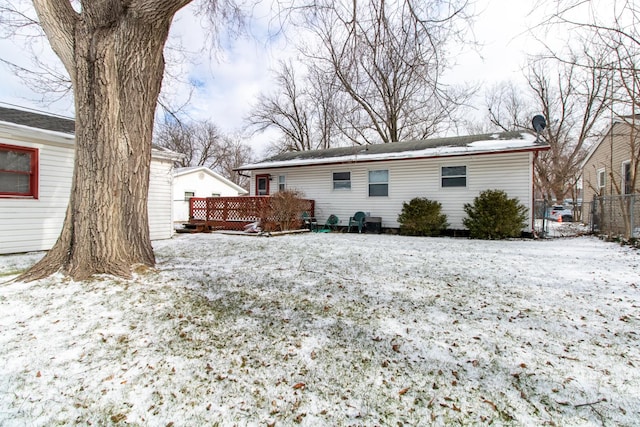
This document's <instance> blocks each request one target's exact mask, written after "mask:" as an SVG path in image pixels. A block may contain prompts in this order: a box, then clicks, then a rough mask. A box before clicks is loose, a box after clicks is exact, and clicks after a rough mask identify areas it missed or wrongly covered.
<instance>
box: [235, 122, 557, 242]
mask: <svg viewBox="0 0 640 427" xmlns="http://www.w3.org/2000/svg"><path fill="white" fill-rule="evenodd" d="M548 148H549V146H548V145H545V144H542V143H538V142H537V141H536V137H535V136H534V135H531V134H529V133H526V132H508V133H498V134H486V135H470V136H463V137H451V138H437V139H429V140H421V141H406V142H395V143H390V144H376V145H367V146H353V147H342V148H330V149H326V150H316V151H302V152H290V153H284V154H280V155H277V156H274V157H271V158H269V159H266V160H264V161H262V162H259V163H255V164H250V165H245V166H242V167H241V168H239V170H241V171H250V173H251V188H250V193H251V194H252V195H269V194H273V193H275V192H277V191H281V190H284V189H295V190H298V191H301V192H302V193H303V194H304V197H306V198H308V199H313V200H315V211H316V217H317V218H318V220H319V222H320V223H323V222H324V221H326V219H327V218H328V216H329V215H331V214H334V215H336V216H338V218H339V220H340V222H339V224H341V225H347V224H348V221H349V217H350V216H353V214H354V213H355V212H357V211H363V212H367V213H369V215H370V216H375V217H380V218H381V220H382V227H383V228H397V227H399V226H400V225H399V224H398V222H397V218H398V215H399V214H400V212H401V210H402V203H403V202H408V201H409V200H411V199H413V198H415V197H425V198H428V199H431V200H436V201H438V202H440V203H441V204H442V212H443V213H444V214H446V215H447V221H448V222H449V228H450V229H463V228H464V226H463V225H462V220H463V218H464V217H465V216H466V214H465V212H464V209H463V207H464V204H465V203H473V199H474V198H475V197H476V196H478V194H479V193H480V192H482V191H484V190H488V189H497V190H503V191H505V192H506V193H507V194H508V196H509V197H510V198H517V199H518V200H519V201H520V203H522V204H523V205H524V206H526V207H527V209H528V210H529V221H528V224H529V225H528V227H527V229H525V230H523V231H528V232H532V231H533V212H532V211H533V209H532V206H533V186H534V179H533V176H534V170H533V164H534V159H535V157H536V156H537V155H538V152H539V151H541V150H547V149H548Z"/></svg>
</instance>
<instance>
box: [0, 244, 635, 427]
mask: <svg viewBox="0 0 640 427" xmlns="http://www.w3.org/2000/svg"><path fill="white" fill-rule="evenodd" d="M156 253H157V258H158V267H157V270H156V271H152V272H149V273H146V274H143V275H140V276H139V277H137V278H135V279H134V280H130V281H126V280H117V279H113V278H110V277H101V278H95V279H92V280H89V281H86V282H70V281H67V280H65V279H63V278H60V277H53V278H50V279H46V280H41V281H38V282H34V283H26V284H25V283H3V284H0V425H2V426H25V425H29V426H51V425H71V424H74V425H75V424H80V425H94V426H95V425H116V424H117V425H127V424H128V425H136V426H162V427H164V426H169V425H171V426H204V425H216V424H218V425H225V426H226V425H257V426H273V425H276V426H283V425H297V424H300V425H308V426H318V425H332V426H342V425H366V426H371V425H383V426H386V425H393V426H397V425H425V424H433V425H449V424H465V425H467V424H489V423H493V425H543V424H548V425H571V426H576V425H617V426H624V425H627V426H631V425H637V423H638V420H639V419H640V399H639V398H638V396H640V340H639V338H640V337H639V335H638V334H639V333H640V332H639V331H638V329H639V328H638V326H639V325H640V289H639V286H640V275H639V271H640V254H639V253H638V251H635V250H632V249H629V248H625V247H621V246H619V245H617V244H614V243H606V242H603V241H600V240H598V239H595V238H590V237H580V238H569V239H556V240H543V241H532V240H514V241H500V242H495V241H489V242H487V241H477V240H466V239H450V238H412V237H402V236H388V235H357V234H351V235H346V234H334V233H331V234H315V233H314V234H302V235H287V236H280V237H272V238H266V237H246V236H228V235H219V234H209V235H206V234H199V235H180V236H178V237H176V238H174V239H173V240H169V241H162V242H157V243H156ZM41 255H42V254H30V255H22V256H4V257H0V282H5V281H6V280H9V279H11V278H12V277H14V276H15V275H16V274H17V273H18V272H19V271H20V270H22V269H24V268H26V267H27V266H29V265H31V264H32V263H33V262H35V261H36V260H37V259H38V258H39V257H40V256H41Z"/></svg>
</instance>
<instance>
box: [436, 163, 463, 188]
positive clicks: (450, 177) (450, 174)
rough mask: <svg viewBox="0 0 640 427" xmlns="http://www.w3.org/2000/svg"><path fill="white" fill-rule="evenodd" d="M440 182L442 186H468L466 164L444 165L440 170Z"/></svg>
mask: <svg viewBox="0 0 640 427" xmlns="http://www.w3.org/2000/svg"><path fill="white" fill-rule="evenodd" d="M440 172H441V173H440V182H441V185H442V187H466V186H467V167H466V166H442V168H441V170H440Z"/></svg>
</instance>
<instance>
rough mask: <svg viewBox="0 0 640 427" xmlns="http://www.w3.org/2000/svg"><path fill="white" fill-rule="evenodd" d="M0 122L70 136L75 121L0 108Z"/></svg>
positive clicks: (73, 129)
mask: <svg viewBox="0 0 640 427" xmlns="http://www.w3.org/2000/svg"><path fill="white" fill-rule="evenodd" d="M0 121H3V122H9V123H15V124H17V125H22V126H29V127H32V128H37V129H43V130H49V131H55V132H62V133H68V134H70V135H73V134H74V133H75V121H74V120H73V119H67V118H64V117H60V116H51V115H47V114H42V113H35V112H31V111H25V110H18V109H15V108H7V107H1V106H0Z"/></svg>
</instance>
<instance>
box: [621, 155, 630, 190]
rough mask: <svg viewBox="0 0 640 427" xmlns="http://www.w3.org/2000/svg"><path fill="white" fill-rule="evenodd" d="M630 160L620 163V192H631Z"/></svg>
mask: <svg viewBox="0 0 640 427" xmlns="http://www.w3.org/2000/svg"><path fill="white" fill-rule="evenodd" d="M631 187H632V185H631V161H629V160H627V161H626V162H623V163H622V194H631Z"/></svg>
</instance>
